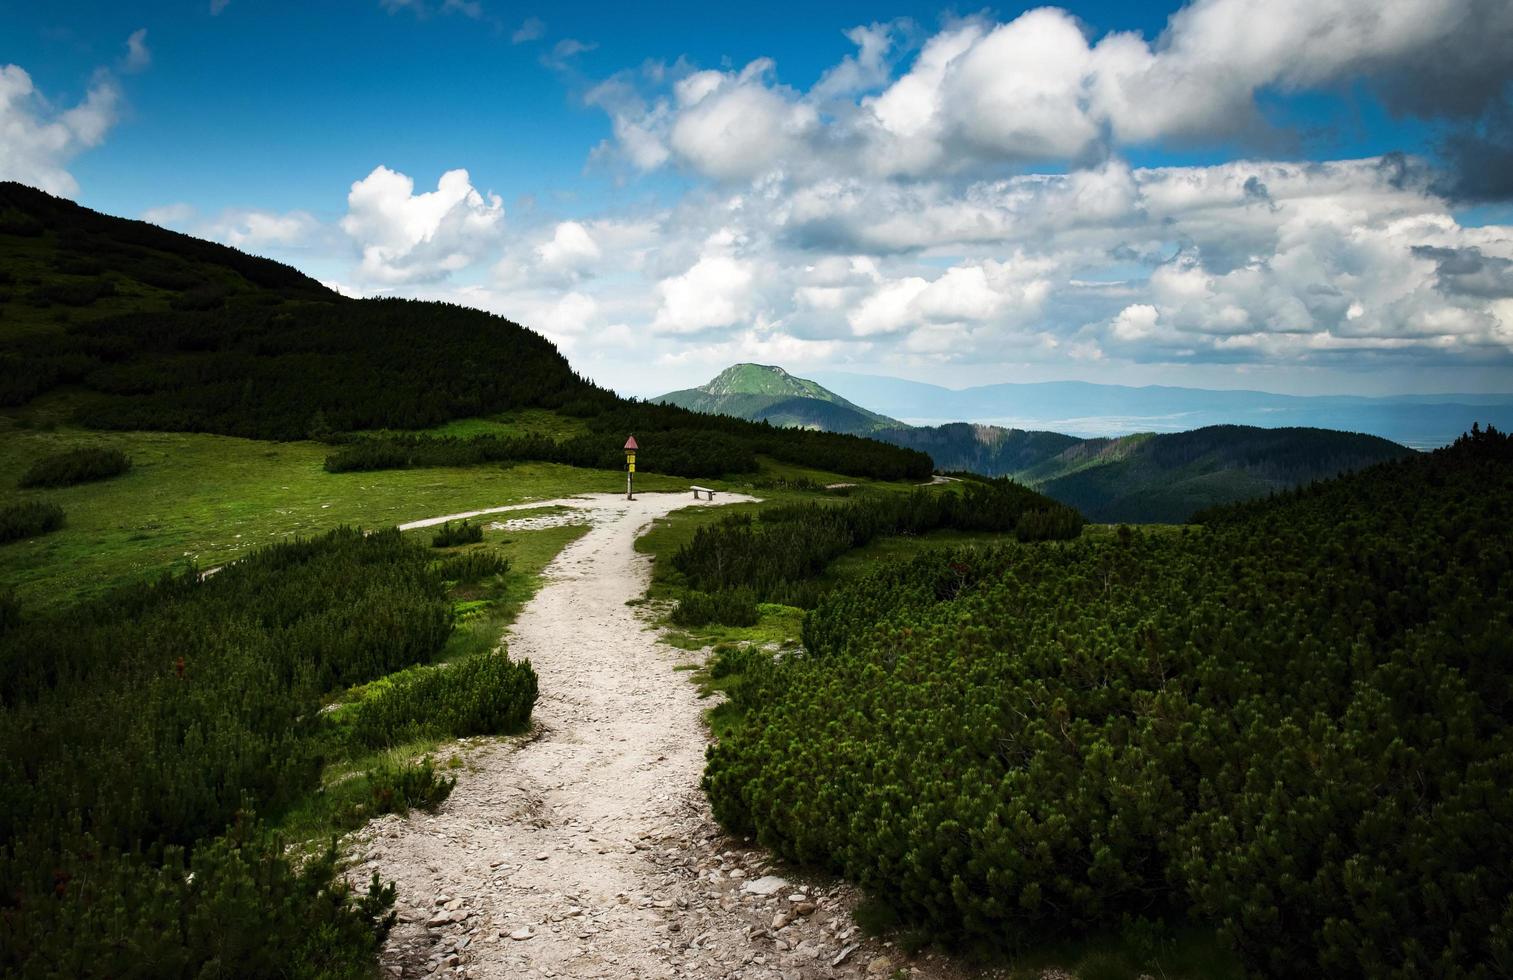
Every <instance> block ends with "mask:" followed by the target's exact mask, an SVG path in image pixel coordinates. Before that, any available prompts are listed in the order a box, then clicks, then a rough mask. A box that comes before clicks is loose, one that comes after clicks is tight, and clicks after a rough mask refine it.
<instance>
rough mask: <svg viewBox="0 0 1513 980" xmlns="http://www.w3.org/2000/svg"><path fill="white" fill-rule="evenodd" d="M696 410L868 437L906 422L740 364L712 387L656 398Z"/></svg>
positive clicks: (770, 370)
mask: <svg viewBox="0 0 1513 980" xmlns="http://www.w3.org/2000/svg"><path fill="white" fill-rule="evenodd" d="M654 400H655V401H657V402H661V403H663V404H668V405H677V406H680V407H682V408H686V409H689V410H690V411H695V412H707V413H710V414H716V415H733V416H735V417H736V418H743V419H750V420H751V421H754V422H771V423H772V424H773V425H778V426H783V427H786V428H798V429H822V430H824V431H827V432H848V433H852V434H855V435H862V434H870V433H873V432H875V431H877V430H878V429H883V428H896V427H901V426H902V425H903V423H901V422H899V421H897V420H895V419H890V418H888V417H887V416H886V415H879V414H878V413H876V412H872V411H868V410H867V409H865V408H862V407H861V406H860V405H856V404H853V403H852V402H849V401H847V400H846V399H844V398H842V397H841V396H840V395H837V394H836V393H835V392H833V391H829V390H827V389H826V388H824V387H821V386H820V385H818V384H816V383H815V382H813V381H809V380H807V379H805V378H798V377H794V376H793V375H791V374H789V373H788V372H787V371H784V370H783V369H782V368H780V367H776V366H774V365H769V364H736V365H732V366H731V367H728V368H726V369H725V370H723V371H721V372H720V373H719V375H717V376H716V377H715V378H714V380H712V381H710V382H709V383H708V384H703V385H700V386H699V387H697V388H685V389H683V390H681V391H672V392H668V393H667V394H665V395H663V396H661V397H660V398H657V399H654Z"/></svg>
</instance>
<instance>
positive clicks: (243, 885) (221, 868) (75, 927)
mask: <svg viewBox="0 0 1513 980" xmlns="http://www.w3.org/2000/svg"><path fill="white" fill-rule="evenodd" d="M283 851H284V842H283V841H282V840H280V839H278V838H277V837H275V836H273V835H271V834H268V833H266V832H264V831H262V830H261V829H259V827H258V826H257V825H256V824H255V823H254V822H252V821H251V820H250V819H243V820H242V821H241V822H240V823H239V824H238V825H237V826H236V827H233V828H232V830H231V831H230V832H229V833H227V834H226V835H225V836H222V837H218V838H216V839H215V840H213V841H209V842H207V843H205V844H203V845H201V846H199V847H196V848H194V850H193V851H192V853H191V852H186V851H185V850H184V849H183V848H180V847H168V848H164V849H163V850H161V852H158V851H153V852H150V853H141V852H137V851H132V850H128V851H124V852H123V851H119V850H115V849H112V848H101V847H100V846H99V844H98V843H97V842H96V841H94V840H92V839H90V838H89V837H88V836H87V835H84V836H80V837H78V838H76V839H74V840H73V841H71V842H70V843H69V844H68V846H67V848H66V850H65V851H64V852H63V855H62V858H61V860H60V862H59V864H58V865H56V866H48V865H47V864H46V863H45V862H38V861H36V860H35V859H33V858H32V856H31V855H29V854H27V853H26V852H25V851H24V849H22V848H20V847H17V846H15V845H13V846H12V847H10V848H7V849H5V850H4V851H0V880H4V881H6V882H8V883H19V884H20V885H21V890H20V891H19V892H17V893H8V894H7V899H8V900H7V902H6V903H5V905H4V906H3V908H0V973H3V974H4V975H5V976H14V977H25V978H38V980H73V978H81V980H82V978H100V980H106V978H111V980H115V978H140V980H205V978H210V977H228V978H229V977H247V978H267V980H273V978H283V977H311V978H315V977H319V978H323V980H368V978H370V977H372V975H373V969H374V966H373V964H374V959H375V956H376V954H377V952H378V949H379V947H380V946H381V945H382V943H383V940H384V937H385V936H387V935H388V933H389V930H390V929H391V928H392V927H393V925H394V920H395V915H394V912H393V906H394V899H395V892H394V886H393V885H382V884H380V883H379V880H378V875H377V874H376V873H375V874H374V876H373V878H372V879H371V881H370V882H369V884H368V887H367V888H366V889H365V890H361V891H357V890H354V889H352V888H350V887H349V886H348V885H347V884H346V882H345V881H344V880H343V879H342V878H341V876H340V875H339V874H338V858H337V852H336V849H335V846H334V845H333V846H331V847H330V848H328V849H327V850H326V851H325V852H324V853H322V854H320V855H317V856H316V857H315V858H314V859H313V860H309V861H306V862H305V863H304V864H303V865H301V866H299V867H295V866H294V865H293V864H291V862H290V861H289V860H288V859H287V858H286V857H285V856H284V853H283ZM17 894H19V895H20V896H23V899H22V900H21V901H15V900H14V898H15V896H16V895H17Z"/></svg>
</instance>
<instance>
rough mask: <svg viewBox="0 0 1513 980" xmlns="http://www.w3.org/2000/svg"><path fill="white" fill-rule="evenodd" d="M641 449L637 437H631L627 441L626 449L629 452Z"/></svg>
mask: <svg viewBox="0 0 1513 980" xmlns="http://www.w3.org/2000/svg"><path fill="white" fill-rule="evenodd" d="M640 448H641V447H640V446H638V445H636V437H635V436H631V437H630V438H629V439H627V440H625V449H626V451H627V452H629V451H630V450H632V449H640Z"/></svg>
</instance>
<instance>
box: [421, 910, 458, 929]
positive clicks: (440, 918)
mask: <svg viewBox="0 0 1513 980" xmlns="http://www.w3.org/2000/svg"><path fill="white" fill-rule="evenodd" d="M451 921H452V913H450V912H437V913H436V914H435V915H433V916H431V918H430V919H429V920H428V921H427V922H426V925H427V926H429V927H430V928H432V929H440V928H441V927H442V926H444V925H446V924H448V923H449V922H451Z"/></svg>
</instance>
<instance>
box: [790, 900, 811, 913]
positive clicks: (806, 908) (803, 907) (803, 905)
mask: <svg viewBox="0 0 1513 980" xmlns="http://www.w3.org/2000/svg"><path fill="white" fill-rule="evenodd" d="M814 909H815V905H814V903H813V902H800V903H798V904H797V905H795V906H794V907H793V913H794V914H795V915H813V914H814Z"/></svg>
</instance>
